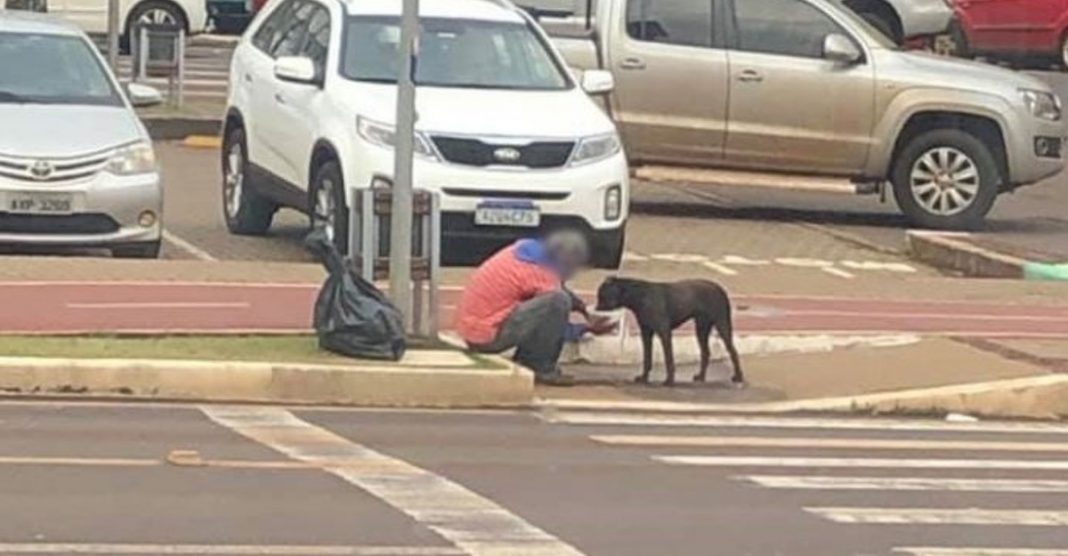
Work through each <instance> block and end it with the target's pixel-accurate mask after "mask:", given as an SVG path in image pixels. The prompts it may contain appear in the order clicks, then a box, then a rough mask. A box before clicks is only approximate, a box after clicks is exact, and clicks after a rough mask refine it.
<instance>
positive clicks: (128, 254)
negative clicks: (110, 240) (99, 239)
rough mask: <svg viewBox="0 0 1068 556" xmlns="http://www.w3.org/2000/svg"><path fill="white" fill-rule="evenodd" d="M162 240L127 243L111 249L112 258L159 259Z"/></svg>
mask: <svg viewBox="0 0 1068 556" xmlns="http://www.w3.org/2000/svg"><path fill="white" fill-rule="evenodd" d="M159 250H160V240H158V239H157V240H156V241H144V242H139V243H126V244H123V245H116V246H114V247H111V256H112V257H114V258H116V259H158V258H159Z"/></svg>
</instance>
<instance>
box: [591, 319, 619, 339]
mask: <svg viewBox="0 0 1068 556" xmlns="http://www.w3.org/2000/svg"><path fill="white" fill-rule="evenodd" d="M588 322H589V324H588V325H587V327H586V331H587V332H589V333H590V334H593V335H594V336H604V335H605V334H612V333H613V332H615V331H616V328H618V327H619V322H618V321H616V320H614V319H613V318H612V317H610V316H608V315H594V316H591V317H590V318H589V319H588Z"/></svg>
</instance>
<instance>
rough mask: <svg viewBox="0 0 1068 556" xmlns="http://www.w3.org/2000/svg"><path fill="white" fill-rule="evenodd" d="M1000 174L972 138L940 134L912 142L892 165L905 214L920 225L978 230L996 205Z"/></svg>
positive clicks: (991, 157) (987, 152)
mask: <svg viewBox="0 0 1068 556" xmlns="http://www.w3.org/2000/svg"><path fill="white" fill-rule="evenodd" d="M1001 180H1002V178H1001V172H1000V171H999V170H998V163H997V159H996V158H995V157H994V155H993V153H991V152H990V149H989V148H988V147H987V146H986V145H985V144H984V143H983V142H982V141H980V140H979V139H977V138H975V137H974V136H972V135H970V134H968V133H965V132H963V131H960V130H956V129H939V130H934V131H928V132H925V133H921V134H920V135H917V136H916V137H914V138H912V140H911V141H909V142H908V144H907V145H905V147H904V148H903V149H902V150H901V152H900V153H899V154H898V157H897V159H896V160H895V161H894V167H893V172H892V175H891V181H892V182H893V184H894V198H895V199H896V200H897V204H898V206H899V207H900V208H901V211H902V212H904V213H905V216H906V217H908V219H909V220H910V221H911V222H912V223H913V224H916V225H918V226H922V227H925V228H937V229H975V228H978V227H979V226H980V225H981V224H982V222H983V218H984V217H985V216H986V214H987V213H988V212H990V208H991V207H992V206H993V205H994V200H995V199H996V198H997V195H998V191H999V190H1000V189H1001Z"/></svg>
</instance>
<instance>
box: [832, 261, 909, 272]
mask: <svg viewBox="0 0 1068 556" xmlns="http://www.w3.org/2000/svg"><path fill="white" fill-rule="evenodd" d="M838 263H839V264H841V265H842V266H844V267H846V268H852V269H854V270H886V271H888V272H905V273H911V272H916V269H915V268H914V267H913V266H912V265H909V264H905V263H887V262H881V261H849V260H844V261H838Z"/></svg>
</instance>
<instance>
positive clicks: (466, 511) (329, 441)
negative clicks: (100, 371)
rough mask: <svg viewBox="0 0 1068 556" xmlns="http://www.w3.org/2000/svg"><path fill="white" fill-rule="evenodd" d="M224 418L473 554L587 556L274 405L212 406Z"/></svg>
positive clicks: (444, 482) (460, 489) (460, 490)
mask: <svg viewBox="0 0 1068 556" xmlns="http://www.w3.org/2000/svg"><path fill="white" fill-rule="evenodd" d="M202 411H203V412H204V413H205V414H206V415H207V416H208V417H209V418H210V419H212V420H213V421H215V422H216V423H218V424H220V425H223V426H225V427H227V428H229V429H232V430H233V431H235V432H237V433H239V434H241V435H243V436H245V437H248V438H250V439H252V440H255V441H257V442H260V443H261V444H264V445H265V446H268V447H270V448H272V449H274V450H277V451H279V452H281V453H283V454H286V455H287V456H289V457H291V458H293V459H295V460H298V461H304V462H314V463H317V464H319V465H321V466H322V468H323V470H324V471H327V472H329V473H332V474H334V475H336V476H338V477H340V478H342V479H344V480H346V481H348V482H349V483H351V484H353V485H355V486H356V487H359V488H361V489H363V490H365V491H367V492H368V493H370V494H371V495H373V496H376V497H377V498H379V499H381V500H382V501H384V502H386V503H387V504H389V505H391V506H393V507H394V508H396V509H398V510H400V511H401V512H404V513H405V514H407V515H408V516H410V517H411V518H412V519H414V520H415V521H416V522H418V523H420V524H422V525H424V526H426V527H427V528H429V529H431V530H433V531H435V532H436V533H438V534H439V535H441V536H442V537H444V538H445V539H447V540H449V541H451V542H452V543H454V544H455V545H456V546H457V547H458V548H460V549H462V550H463V551H464V553H465V554H469V555H470V556H516V555H523V556H582V554H583V553H582V552H580V551H579V550H578V549H576V548H574V547H573V546H571V545H569V544H567V543H565V542H563V541H561V540H560V539H557V538H556V537H554V536H552V535H550V534H549V533H547V532H545V531H543V530H541V529H539V528H537V527H535V526H534V525H531V524H530V523H528V522H526V521H525V520H523V519H522V518H520V517H519V516H516V515H514V514H512V513H511V512H509V511H508V510H506V509H505V508H503V507H501V506H500V505H498V504H496V503H495V502H493V501H491V500H489V499H488V498H485V497H483V496H481V495H479V494H476V493H475V492H472V491H471V490H468V489H467V488H466V487H464V486H463V485H460V484H458V483H455V482H453V481H450V480H449V479H447V478H445V477H441V476H439V475H435V474H434V473H431V472H430V471H427V470H425V469H421V468H419V467H416V466H414V465H411V464H409V463H407V462H405V461H402V460H399V459H396V458H392V457H389V456H387V455H385V454H382V453H379V452H376V451H374V450H371V449H369V448H366V447H364V446H361V445H359V444H356V443H354V442H351V441H349V440H347V439H345V438H342V437H341V436H338V435H336V434H334V433H332V432H330V431H328V430H326V429H323V428H320V427H317V426H315V425H312V424H310V423H307V422H305V421H302V420H301V419H299V418H297V417H295V416H294V415H292V414H291V413H289V412H288V411H286V410H284V409H280V408H269V407H260V408H257V407H232V408H225V407H204V408H202Z"/></svg>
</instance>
